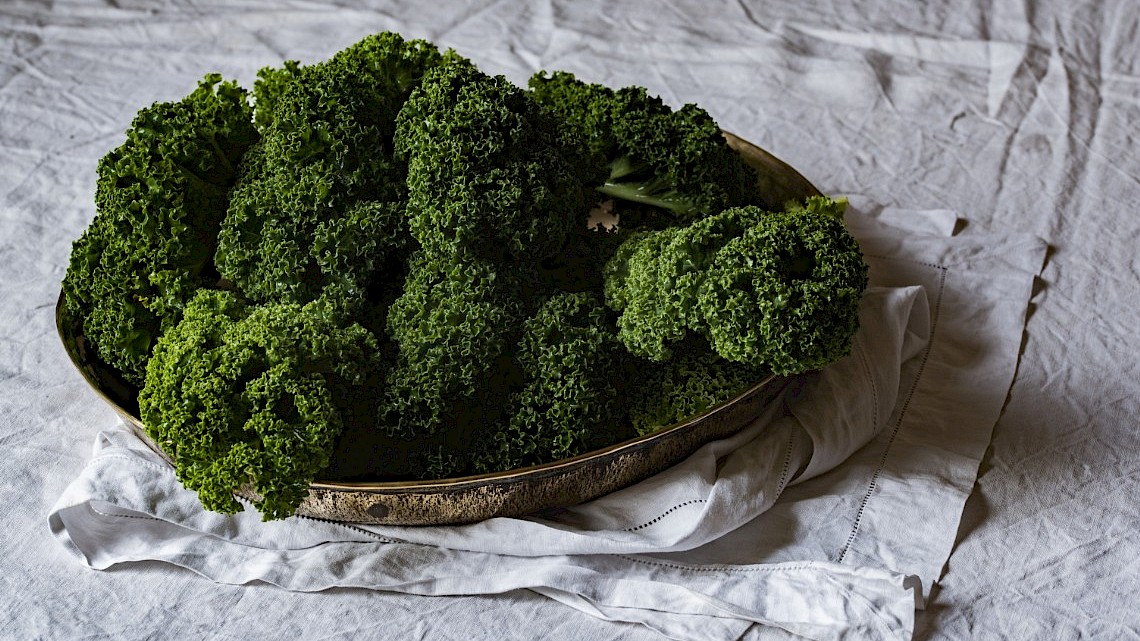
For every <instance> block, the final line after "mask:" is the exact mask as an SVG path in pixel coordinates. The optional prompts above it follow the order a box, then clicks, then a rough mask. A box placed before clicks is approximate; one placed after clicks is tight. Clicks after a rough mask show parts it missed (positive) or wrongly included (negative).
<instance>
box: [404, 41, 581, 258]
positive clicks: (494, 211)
mask: <svg viewBox="0 0 1140 641" xmlns="http://www.w3.org/2000/svg"><path fill="white" fill-rule="evenodd" d="M396 148H397V150H398V151H399V152H400V153H401V154H403V155H404V156H405V157H406V158H407V160H408V191H409V203H408V221H409V225H410V227H411V231H412V235H413V236H415V238H416V240H417V241H419V244H420V245H421V246H422V247H423V248H424V249H425V250H426V251H428V252H431V253H433V254H438V253H454V252H462V253H464V254H466V255H469V256H477V257H484V258H489V259H492V260H498V261H504V260H521V261H527V262H533V261H535V260H541V259H542V258H545V257H548V256H551V255H553V254H554V253H555V252H556V251H557V250H558V249H560V248H561V247H562V246H563V245H564V243H565V241H566V238H567V237H568V236H569V235H570V234H571V232H572V231H573V230H574V229H576V228H584V227H585V226H586V217H587V215H588V214H589V202H590V201H589V200H588V197H589V195H590V192H591V187H590V184H589V182H590V181H591V179H594V178H597V177H599V176H600V168H599V167H598V166H597V165H593V164H591V163H590V160H591V157H590V156H589V155H588V154H586V153H584V150H583V149H582V146H581V143H580V141H579V140H578V139H576V138H575V137H573V135H572V133H571V132H570V130H569V129H568V128H565V127H563V126H562V125H561V123H560V122H559V121H558V120H557V119H555V118H554V117H553V116H552V115H550V114H548V113H547V112H546V111H545V110H544V109H542V108H541V107H540V106H539V104H538V103H536V102H535V101H534V100H533V98H532V96H531V95H530V94H528V93H527V92H525V91H523V90H522V89H520V88H518V87H515V86H514V85H512V84H510V82H508V81H507V80H506V79H505V78H503V77H502V76H497V77H492V76H488V75H486V74H484V73H483V72H481V71H479V70H478V69H476V68H475V66H474V65H473V64H471V63H470V62H468V61H466V60H461V59H452V60H449V61H448V63H447V64H443V65H441V66H439V67H436V68H434V69H432V70H431V71H429V72H428V74H427V75H426V76H425V78H424V81H423V83H422V85H421V86H420V88H419V89H418V90H417V91H415V92H413V94H412V96H411V97H410V98H409V99H408V101H407V103H406V104H405V105H404V108H403V109H402V110H401V111H400V115H399V118H398V126H397V131H396Z"/></svg>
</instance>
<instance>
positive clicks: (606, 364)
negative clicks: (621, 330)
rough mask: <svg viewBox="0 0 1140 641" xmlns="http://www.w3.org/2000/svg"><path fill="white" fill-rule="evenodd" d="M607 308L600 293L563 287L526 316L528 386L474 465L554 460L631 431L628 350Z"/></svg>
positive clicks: (522, 344)
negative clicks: (626, 400)
mask: <svg viewBox="0 0 1140 641" xmlns="http://www.w3.org/2000/svg"><path fill="white" fill-rule="evenodd" d="M609 315H610V312H609V310H608V309H606V307H605V304H604V302H603V300H602V298H601V297H600V296H598V295H596V294H593V293H587V292H579V293H563V294H556V295H554V296H552V297H551V298H549V299H548V300H547V301H546V303H545V304H543V306H542V308H541V309H539V310H538V312H537V313H536V314H535V315H534V316H532V317H531V318H530V319H528V320H527V321H526V322H525V323H524V324H523V331H522V337H521V339H520V341H519V345H518V350H517V358H518V363H519V367H520V369H521V374H522V376H523V377H524V379H525V386H524V387H523V389H522V390H521V391H519V392H518V393H517V394H515V395H514V396H513V397H512V398H511V399H510V405H511V409H512V415H511V417H510V420H509V421H508V424H507V425H506V426H505V428H502V429H499V430H497V431H495V432H494V434H493V435H492V437H491V438H490V439H489V441H488V442H487V450H486V451H485V452H484V454H483V456H482V457H481V458H480V459H479V460H478V461H477V462H476V471H479V472H494V471H497V470H507V469H512V468H516V467H522V466H524V465H534V464H538V463H546V462H550V461H555V460H558V459H563V458H568V457H571V456H576V455H578V454H581V453H583V452H586V451H588V450H590V449H593V448H596V447H601V446H603V445H609V444H612V443H617V442H619V441H621V440H623V439H625V438H628V437H629V436H632V435H633V434H632V432H631V431H629V430H628V429H626V421H625V408H624V405H623V402H622V399H621V383H622V382H623V379H624V375H626V374H627V373H628V372H627V371H626V370H627V367H626V363H625V361H626V360H627V358H626V355H625V354H624V350H623V349H622V347H621V343H619V342H618V340H617V336H616V333H615V328H614V326H613V321H612V320H611V319H610V318H609Z"/></svg>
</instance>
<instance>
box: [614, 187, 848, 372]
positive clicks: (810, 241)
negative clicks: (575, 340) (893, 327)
mask: <svg viewBox="0 0 1140 641" xmlns="http://www.w3.org/2000/svg"><path fill="white" fill-rule="evenodd" d="M843 207H844V204H843V203H842V202H838V201H832V200H830V199H827V198H823V197H814V198H812V199H809V200H808V202H807V204H806V206H793V207H790V208H789V209H788V210H787V211H784V212H764V211H763V210H761V209H759V208H757V207H743V208H734V209H728V210H725V211H723V212H721V213H719V214H717V215H715V216H710V217H708V218H705V219H703V220H700V221H697V222H695V223H692V224H690V225H689V226H687V227H675V228H670V229H666V230H662V231H652V232H643V233H641V234H638V235H635V236H633V237H631V238H630V239H629V240H627V241H626V243H625V244H624V245H623V246H622V247H621V248H619V250H618V252H617V253H616V255H615V256H614V258H613V259H611V261H610V263H609V264H608V265H607V267H606V269H607V276H606V296H607V302H608V304H609V305H610V306H611V307H613V308H614V309H616V310H618V311H620V312H622V315H621V317H620V318H619V319H618V326H619V328H620V331H619V334H618V335H619V337H620V338H621V340H622V342H623V343H624V344H625V345H626V347H627V348H629V350H630V351H631V352H633V353H634V354H637V355H639V356H644V357H647V358H650V359H653V360H657V361H665V360H668V359H669V358H670V357H671V356H672V352H671V346H672V345H673V344H675V343H677V342H680V341H681V340H683V339H685V338H686V337H687V336H690V335H693V334H696V335H700V336H704V337H705V338H706V339H708V341H709V342H710V344H711V345H712V347H713V349H715V350H716V352H717V353H718V354H720V355H721V356H722V357H724V358H726V359H728V360H731V361H736V362H741V363H747V364H749V365H752V366H754V367H764V368H767V369H768V370H770V371H772V372H775V373H777V374H794V373H798V372H803V371H806V370H810V369H816V368H819V367H822V366H823V365H826V364H827V363H830V362H832V361H834V360H837V359H838V358H841V357H842V356H844V355H845V354H846V353H847V352H848V351H849V349H850V343H851V337H852V336H853V335H854V333H855V330H856V329H857V328H858V311H859V299H860V297H861V296H862V292H863V289H864V288H865V287H866V285H867V268H866V265H864V263H863V260H862V256H861V255H860V253H859V247H858V245H857V244H856V242H855V240H854V238H852V237H851V236H850V234H848V233H847V230H846V228H845V227H844V226H843V222H842V220H841V219H840V217H839V214H841V212H842V210H843Z"/></svg>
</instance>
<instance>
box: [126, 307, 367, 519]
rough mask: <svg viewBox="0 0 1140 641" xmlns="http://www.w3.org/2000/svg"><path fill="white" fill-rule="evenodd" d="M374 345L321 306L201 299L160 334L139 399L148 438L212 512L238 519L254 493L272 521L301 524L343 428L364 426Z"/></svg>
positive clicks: (358, 329) (359, 329)
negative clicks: (241, 492)
mask: <svg viewBox="0 0 1140 641" xmlns="http://www.w3.org/2000/svg"><path fill="white" fill-rule="evenodd" d="M380 368H381V361H380V358H379V345H378V342H377V340H376V338H375V337H374V336H373V335H372V334H371V333H369V332H368V331H366V330H365V329H363V328H362V327H360V326H359V325H357V324H343V323H342V322H340V321H339V320H338V319H337V316H336V314H335V313H330V310H329V309H328V308H326V307H322V306H321V305H320V304H319V303H310V304H308V305H305V306H301V305H297V304H287V303H281V304H267V305H262V306H250V305H248V304H246V303H245V302H243V301H242V300H241V299H240V298H238V296H237V295H235V294H233V293H232V292H224V291H210V290H202V291H201V292H199V293H198V295H197V296H195V297H194V298H193V299H192V300H191V301H190V303H189V304H188V305H187V306H186V311H185V313H184V314H183V317H182V320H181V321H180V322H179V323H178V324H177V325H176V326H174V327H173V328H171V329H170V330H168V331H167V332H166V333H165V334H163V336H162V338H161V339H160V340H159V341H158V345H157V346H156V347H155V350H154V356H153V357H152V358H151V359H150V363H149V364H148V366H147V377H146V387H144V388H143V391H142V393H141V394H140V395H139V408H140V412H141V418H142V421H143V423H144V425H145V426H146V428H147V432H148V434H149V435H150V436H151V437H152V438H153V439H154V440H155V442H156V443H158V444H159V446H160V447H162V449H163V450H164V451H165V452H166V453H167V454H169V455H170V456H171V458H173V459H174V461H175V469H176V470H177V473H178V478H179V480H180V481H181V482H182V484H183V485H185V486H186V487H187V488H189V489H191V490H194V491H196V492H197V493H198V497H199V499H200V500H201V501H202V504H203V505H204V506H205V507H206V508H208V509H211V510H215V511H218V512H223V513H232V512H236V511H238V510H240V509H241V505H240V504H239V503H238V502H237V501H236V500H234V497H233V491H234V490H235V489H236V488H238V487H240V486H242V485H243V484H247V483H248V484H250V485H251V486H252V488H253V489H254V491H256V492H257V493H258V494H259V495H261V496H262V497H263V498H262V499H261V500H260V501H258V502H257V503H256V506H257V508H258V509H259V510H261V512H262V514H263V515H264V517H265V518H266V519H270V518H284V517H286V516H289V515H290V514H292V513H293V511H294V510H295V509H296V508H297V506H298V505H299V504H300V502H301V500H303V499H304V497H305V496H306V495H307V494H308V484H309V482H311V481H312V480H313V479H314V478H315V477H316V475H317V473H318V472H320V471H321V470H322V469H324V468H325V467H327V466H328V464H329V456H330V453H331V452H332V450H333V448H334V446H335V444H336V440H337V437H338V436H339V435H340V433H341V431H342V430H343V429H344V426H345V424H346V423H352V422H354V421H359V420H365V418H364V417H363V416H360V415H361V414H365V413H366V412H367V411H368V410H367V408H366V407H365V408H360V407H356V406H355V405H354V402H355V401H354V399H356V398H360V397H363V398H368V397H369V395H370V394H369V392H368V389H369V387H370V386H373V385H375V384H376V381H377V380H378V376H379V371H380Z"/></svg>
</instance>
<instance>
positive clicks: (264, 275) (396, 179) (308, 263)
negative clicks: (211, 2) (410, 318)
mask: <svg viewBox="0 0 1140 641" xmlns="http://www.w3.org/2000/svg"><path fill="white" fill-rule="evenodd" d="M440 60H441V55H440V53H439V52H438V51H437V50H436V49H435V47H434V46H432V45H431V44H430V43H427V42H424V41H420V40H412V41H405V40H403V39H402V38H400V37H399V36H398V35H396V34H392V33H384V34H378V35H375V36H370V37H368V38H365V39H364V40H362V41H361V42H359V43H357V44H355V45H353V46H352V47H349V48H348V49H345V50H343V51H341V52H339V53H337V54H336V55H335V56H333V57H332V58H331V59H329V60H327V61H324V62H321V63H317V64H313V65H308V66H304V67H301V66H298V65H297V64H295V63H289V64H286V65H285V67H283V68H282V69H276V70H274V69H268V70H263V71H262V73H261V75H260V79H259V83H258V85H257V86H256V87H255V95H256V96H257V97H258V99H259V100H261V101H262V102H260V103H258V106H257V114H258V119H259V125H260V126H261V127H262V128H263V137H262V141H261V144H260V145H259V146H258V147H257V148H256V149H255V150H253V151H252V152H251V153H250V154H248V155H247V156H248V157H247V158H246V159H245V162H244V166H243V170H242V175H241V178H240V180H238V182H237V185H236V186H235V188H234V190H233V193H232V195H231V198H230V203H229V212H228V214H227V215H226V217H225V220H224V222H223V224H222V229H221V233H220V236H219V246H218V252H217V258H216V261H217V265H218V270H219V271H220V272H221V274H222V275H223V276H224V277H226V278H227V279H228V280H230V281H231V282H233V283H234V284H235V285H236V286H237V288H238V289H239V290H240V291H241V292H242V293H244V294H245V295H246V296H248V297H250V298H251V299H253V300H256V301H278V302H296V303H304V302H308V301H311V300H314V299H316V298H317V297H319V296H324V297H325V298H326V299H328V300H330V302H333V301H335V302H336V304H338V305H340V306H343V307H344V308H345V309H354V310H355V309H357V308H359V307H361V306H364V305H365V304H366V303H367V302H368V289H369V287H370V286H371V285H372V283H373V281H375V280H377V279H384V278H386V277H387V276H386V275H385V274H379V275H378V274H377V272H384V271H389V270H393V269H394V270H395V271H396V274H395V275H394V276H393V277H394V278H396V279H399V278H401V277H402V275H403V274H402V270H400V269H396V268H395V265H398V264H399V263H401V262H402V260H403V257H404V256H406V253H407V252H408V251H409V237H408V231H407V224H406V221H405V213H404V207H405V203H406V199H407V196H406V192H407V189H406V173H407V167H406V165H405V163H404V162H403V161H402V160H400V159H398V158H396V157H395V154H394V150H393V142H392V138H393V135H394V133H395V128H396V118H397V114H398V113H399V111H400V109H401V107H402V106H403V103H404V100H405V99H406V98H407V96H408V95H409V94H410V93H411V92H412V90H413V89H415V88H416V87H417V86H418V85H419V80H420V77H421V76H422V75H423V74H424V73H425V72H426V70H427V69H429V68H430V67H432V66H434V65H437V64H439V62H440Z"/></svg>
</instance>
